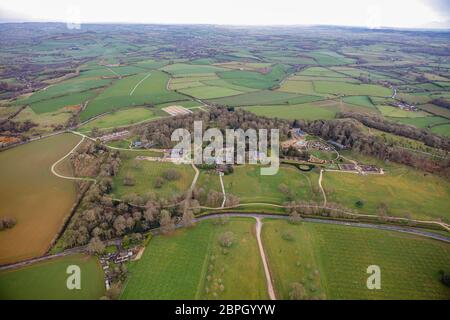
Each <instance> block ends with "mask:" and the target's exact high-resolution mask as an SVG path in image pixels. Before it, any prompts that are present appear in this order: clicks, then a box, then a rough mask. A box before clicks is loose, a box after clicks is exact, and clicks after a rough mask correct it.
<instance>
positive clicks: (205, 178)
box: [196, 169, 223, 201]
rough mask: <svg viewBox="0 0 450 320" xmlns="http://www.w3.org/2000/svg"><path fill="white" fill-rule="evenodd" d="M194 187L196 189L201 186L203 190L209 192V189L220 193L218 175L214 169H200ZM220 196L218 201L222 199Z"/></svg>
mask: <svg viewBox="0 0 450 320" xmlns="http://www.w3.org/2000/svg"><path fill="white" fill-rule="evenodd" d="M196 187H197V188H198V189H200V188H202V189H203V190H205V192H209V191H210V190H214V191H216V192H219V193H220V194H222V187H221V185H220V177H219V175H218V174H217V172H216V171H215V170H209V171H206V170H201V169H200V175H199V177H198V180H197V184H196ZM222 200H223V198H221V200H220V201H222Z"/></svg>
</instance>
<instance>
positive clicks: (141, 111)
mask: <svg viewBox="0 0 450 320" xmlns="http://www.w3.org/2000/svg"><path fill="white" fill-rule="evenodd" d="M155 111H159V110H152V109H149V108H132V109H128V110H119V111H116V112H113V113H110V114H107V115H105V116H103V117H101V118H98V119H95V120H93V121H91V122H88V123H86V124H85V125H84V126H82V127H80V128H79V131H80V132H90V131H91V130H92V129H93V128H98V129H106V128H116V127H121V126H127V125H130V124H133V123H138V122H141V121H146V120H151V119H157V118H159V116H158V115H156V113H158V112H155Z"/></svg>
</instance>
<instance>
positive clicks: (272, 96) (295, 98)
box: [211, 90, 322, 107]
mask: <svg viewBox="0 0 450 320" xmlns="http://www.w3.org/2000/svg"><path fill="white" fill-rule="evenodd" d="M320 99H322V98H321V97H318V96H310V95H306V96H305V95H298V94H295V93H290V92H281V91H269V90H265V91H257V92H247V93H243V94H240V95H236V96H231V97H225V98H219V99H212V100H211V102H213V103H217V104H219V105H225V106H235V107H239V106H253V105H275V104H299V103H306V102H312V101H316V100H320Z"/></svg>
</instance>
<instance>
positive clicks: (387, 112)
mask: <svg viewBox="0 0 450 320" xmlns="http://www.w3.org/2000/svg"><path fill="white" fill-rule="evenodd" d="M377 108H378V110H380V112H381V114H382V115H383V116H385V117H392V118H422V117H426V116H427V115H428V114H427V113H425V112H422V111H417V112H414V111H406V110H402V109H400V108H397V107H392V106H377Z"/></svg>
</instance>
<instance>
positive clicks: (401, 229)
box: [0, 213, 450, 271]
mask: <svg viewBox="0 0 450 320" xmlns="http://www.w3.org/2000/svg"><path fill="white" fill-rule="evenodd" d="M219 217H244V218H254V219H258V218H259V219H264V218H268V219H288V218H289V216H285V215H278V214H264V213H213V214H209V215H205V216H201V217H197V218H195V219H194V222H198V221H203V220H208V219H214V218H219ZM303 221H305V222H312V223H325V224H333V225H341V226H349V227H359V228H369V229H378V230H388V231H397V232H403V233H409V234H413V235H416V236H422V237H425V238H430V239H434V240H439V241H443V242H446V243H450V237H446V236H443V235H440V234H437V233H433V232H429V231H425V230H420V229H416V228H410V227H399V226H392V225H385V224H372V223H363V222H345V221H339V220H328V219H317V218H303ZM181 227H182V225H181V224H178V225H177V226H176V228H181ZM149 233H152V234H158V233H159V230H158V229H152V230H150V231H149ZM120 241H121V239H113V240H110V241H109V242H107V244H109V243H110V242H111V243H113V242H114V243H119V242H120ZM85 249H86V246H81V247H76V248H71V249H67V250H65V251H64V252H61V253H58V254H54V255H45V256H41V257H36V258H32V259H28V260H25V261H21V262H17V263H13V264H8V265H3V266H0V271H2V270H8V269H16V268H20V267H23V266H26V265H29V264H32V263H35V262H40V261H45V260H50V259H54V258H57V257H62V256H66V255H69V254H73V253H81V252H85Z"/></svg>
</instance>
